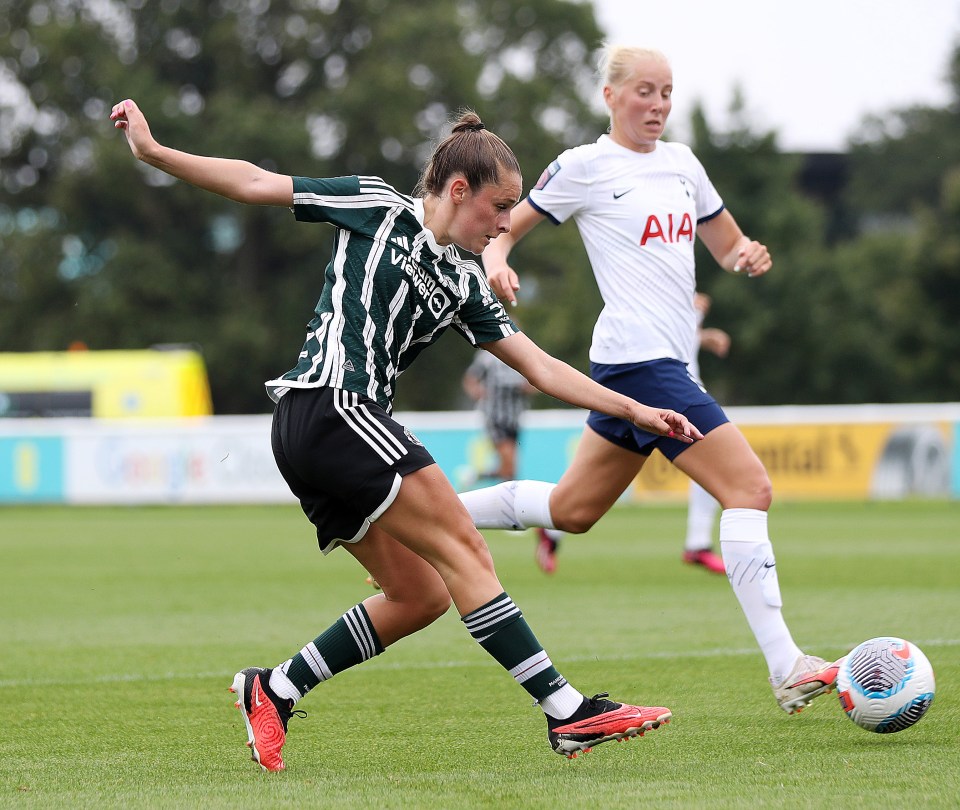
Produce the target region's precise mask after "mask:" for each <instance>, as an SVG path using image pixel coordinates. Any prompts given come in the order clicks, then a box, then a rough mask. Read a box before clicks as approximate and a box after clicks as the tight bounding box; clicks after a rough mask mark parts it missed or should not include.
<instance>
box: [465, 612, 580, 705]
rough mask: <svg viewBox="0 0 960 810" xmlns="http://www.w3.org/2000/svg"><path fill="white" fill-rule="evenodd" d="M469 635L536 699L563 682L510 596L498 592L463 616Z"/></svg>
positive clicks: (542, 697) (541, 697)
mask: <svg viewBox="0 0 960 810" xmlns="http://www.w3.org/2000/svg"><path fill="white" fill-rule="evenodd" d="M463 623H464V624H465V625H466V627H467V630H469V631H470V635H471V636H473V638H474V639H475V640H476V641H477V642H478V643H479V644H480V646H481V647H483V649H485V650H486V651H487V652H488V653H490V655H492V656H493V657H494V658H495V659H496V660H497V662H498V663H499V664H500V666H502V667H503V668H504V669H505V670H507V671H508V672H509V673H510V674H511V675H512V676H513V677H514V680H516V682H517V683H519V684H520V685H521V686H522V687H523V688H524V689H526V690H527V692H529V693H530V695H531V696H532V697H533V698H534V699H535V700H537V701H542V700H543V699H544V698H546V697H547V696H548V695H550V694H553V693H554V692H556V691H557V690H559V689H560V688H561V687H563V686H565V685H566V683H567V681H566V679H565V678H564V677H563V676H562V675H561V674H560V673H559V672H557V669H556V667H554V665H553V662H552V661H551V660H550V656H549V655H547V653H546V652H545V651H544V649H543V647H542V646H541V645H540V642H539V641H537V638H536V636H534V635H533V631H532V630H531V629H530V626H529V625H528V624H527V622H526V620H525V619H524V618H523V614H522V613H521V612H520V608H518V607H517V606H516V605H515V604H514V603H513V600H512V599H511V598H510V597H509V596H507V594H506V593H501V594H500V595H499V596H497V597H496V598H494V599H491V600H490V601H489V602H487V604H485V605H481V606H480V607H478V608H477V609H476V610H474V611H471V612H470V613H468V614H467V615H466V616H464V617H463Z"/></svg>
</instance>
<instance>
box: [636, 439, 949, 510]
mask: <svg viewBox="0 0 960 810" xmlns="http://www.w3.org/2000/svg"><path fill="white" fill-rule="evenodd" d="M738 426H739V427H740V430H741V431H742V432H743V434H744V436H745V437H746V438H747V441H748V442H750V445H751V446H752V447H753V449H754V451H755V452H756V453H757V455H758V456H759V457H760V459H761V460H762V461H763V464H764V466H765V467H766V468H767V473H768V474H769V476H770V480H771V482H772V483H773V492H774V497H775V498H810V499H814V498H815V499H831V498H836V499H850V498H870V497H881V498H882V497H904V496H908V495H929V496H939V495H945V494H947V493H948V492H949V489H950V465H951V457H952V440H953V425H952V424H951V423H950V422H927V423H917V424H904V423H902V422H901V423H894V422H875V423H869V422H867V423H864V422H857V423H850V424H843V423H837V424H829V423H825V424H793V425H790V424H775V425H749V424H740V425H738ZM688 486H689V479H687V477H686V476H685V475H684V474H683V473H681V472H680V471H679V470H677V469H676V468H675V467H674V466H673V465H672V464H670V463H669V462H668V461H667V460H666V459H665V458H664V457H663V456H662V455H661V454H660V453H656V452H655V453H653V455H651V457H650V459H649V460H648V461H647V462H646V464H644V467H643V470H641V472H640V475H638V476H637V478H636V479H635V481H634V483H633V487H632V490H631V493H630V494H631V496H632V497H633V498H635V499H637V500H654V499H656V500H661V499H663V497H664V496H676V497H677V498H683V497H686V494H687V489H688Z"/></svg>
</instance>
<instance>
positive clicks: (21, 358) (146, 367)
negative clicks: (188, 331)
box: [0, 346, 213, 419]
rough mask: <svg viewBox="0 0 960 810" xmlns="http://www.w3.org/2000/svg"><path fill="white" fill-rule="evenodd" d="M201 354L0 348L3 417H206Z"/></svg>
mask: <svg viewBox="0 0 960 810" xmlns="http://www.w3.org/2000/svg"><path fill="white" fill-rule="evenodd" d="M212 413H213V406H212V403H211V400H210V384H209V381H208V379H207V370H206V366H205V365H204V362H203V358H202V357H201V355H200V353H199V352H197V351H196V350H194V349H191V348H188V347H179V346H177V347H171V348H169V349H167V348H161V349H143V350H133V351H125V350H117V351H68V352H0V417H44V416H46V417H53V416H94V417H98V418H103V419H122V418H129V417H136V418H157V417H176V416H209V415H210V414H212Z"/></svg>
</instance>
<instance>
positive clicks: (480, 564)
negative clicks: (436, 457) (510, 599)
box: [360, 464, 503, 615]
mask: <svg viewBox="0 0 960 810" xmlns="http://www.w3.org/2000/svg"><path fill="white" fill-rule="evenodd" d="M375 525H376V526H377V527H379V528H380V529H382V530H383V531H385V532H386V533H387V534H389V535H390V536H391V537H394V538H396V540H397V541H398V542H400V543H402V544H403V545H404V546H406V547H407V548H408V549H410V550H411V551H412V552H414V553H415V554H416V555H418V556H419V557H421V558H423V559H424V560H426V561H427V562H428V563H429V564H430V565H431V566H432V567H433V568H435V569H436V571H437V572H438V573H439V575H440V576H441V577H442V578H443V581H444V583H445V584H446V586H447V590H448V591H449V593H450V596H451V597H452V598H453V601H454V603H455V604H456V606H457V609H458V610H459V611H460V614H461V615H464V614H466V613H469V612H470V611H471V610H475V609H476V608H478V607H480V606H481V605H483V604H485V603H486V602H489V601H490V600H491V599H493V598H494V597H495V596H497V595H498V594H500V593H501V592H502V591H503V586H502V585H500V582H499V581H498V580H497V575H496V572H495V571H494V567H493V558H492V557H491V556H490V550H489V549H488V548H487V544H486V541H485V540H484V539H483V535H481V534H480V532H479V531H478V530H477V528H476V527H475V526H474V525H473V521H472V520H471V518H470V514H469V513H468V512H467V510H466V508H465V507H464V505H463V503H461V501H460V498H458V497H457V493H456V492H455V491H454V489H453V486H452V485H451V484H450V482H449V481H448V480H447V478H446V476H445V475H444V474H443V472H442V471H441V470H440V468H439V467H438V466H437V465H436V464H430V465H429V466H427V467H424V468H422V469H420V470H417V471H416V472H412V473H409V474H408V475H405V476H404V477H403V481H402V483H401V484H400V491H399V492H398V493H397V497H396V499H395V500H394V501H393V503H392V504H391V505H390V507H389V508H388V509H387V510H386V511H385V512H384V513H383V514H382V515H381V516H380V518H379V519H378V520H377V522H376V524H375ZM360 542H361V543H362V542H363V541H362V540H361V541H360ZM368 570H369V569H368ZM371 573H373V572H371ZM377 581H378V582H379V581H380V580H379V578H378V577H377ZM381 584H382V583H381Z"/></svg>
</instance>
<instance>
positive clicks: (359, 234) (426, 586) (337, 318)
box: [110, 99, 701, 771]
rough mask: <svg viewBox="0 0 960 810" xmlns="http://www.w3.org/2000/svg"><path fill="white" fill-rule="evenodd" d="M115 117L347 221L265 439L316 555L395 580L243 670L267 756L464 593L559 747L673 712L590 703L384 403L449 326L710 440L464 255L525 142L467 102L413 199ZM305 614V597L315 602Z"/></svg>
mask: <svg viewBox="0 0 960 810" xmlns="http://www.w3.org/2000/svg"><path fill="white" fill-rule="evenodd" d="M110 118H111V120H113V121H114V122H115V123H114V125H115V126H116V127H117V128H119V129H122V130H123V131H124V134H125V135H126V139H127V143H128V144H129V146H130V149H131V151H132V152H133V154H134V156H135V157H136V158H138V159H139V160H142V161H144V162H145V163H147V164H149V165H151V166H153V167H155V168H157V169H160V170H162V171H164V172H166V173H167V174H170V175H172V176H174V177H177V178H179V179H181V180H185V181H187V182H188V183H191V184H193V185H195V186H198V187H199V188H202V189H206V190H208V191H212V192H214V193H217V194H220V195H221V196H223V197H227V198H229V199H231V200H235V201H237V202H243V203H249V204H256V205H273V206H280V207H283V208H291V209H292V210H293V213H294V215H295V216H296V218H297V219H298V220H301V221H306V222H327V223H330V224H332V225H334V226H335V227H336V235H335V239H334V248H333V255H332V256H331V259H330V263H329V264H328V265H327V268H326V271H325V272H324V274H323V283H322V291H321V294H320V300H319V302H318V303H317V305H316V310H315V311H316V317H315V318H314V319H313V320H312V321H311V322H310V325H309V327H308V332H307V336H306V341H305V343H304V345H303V349H302V350H301V351H300V354H299V358H298V362H297V365H296V366H295V367H294V368H293V369H291V370H290V371H288V372H287V373H286V374H284V375H282V376H281V377H278V378H277V379H274V380H270V381H268V382H267V384H266V385H267V390H268V392H269V393H270V395H271V398H272V399H273V400H274V401H275V402H276V408H275V410H274V415H273V427H272V434H271V442H272V446H273V452H274V456H275V458H276V461H277V466H278V467H279V468H280V472H281V473H282V474H283V477H284V479H285V480H286V482H287V484H288V485H289V486H290V489H291V491H292V492H293V493H294V494H295V495H296V496H297V497H298V498H299V499H300V503H301V506H302V507H303V510H304V512H305V513H306V515H307V517H308V518H309V519H310V521H311V523H313V524H314V526H315V528H316V534H317V540H318V542H319V545H320V548H321V550H323V551H324V553H327V552H330V551H332V550H333V549H334V548H336V547H337V546H343V547H344V548H345V549H347V550H348V551H349V552H350V553H351V554H352V555H353V556H354V557H355V558H356V559H357V560H358V561H359V562H360V564H361V565H362V566H363V567H364V568H365V569H366V570H367V571H368V573H369V574H370V575H371V576H372V577H373V578H375V579H376V581H377V582H378V583H379V585H380V586H381V587H382V589H383V591H382V593H378V594H375V595H371V596H369V597H367V598H366V599H364V600H363V602H361V603H360V604H358V605H355V606H354V607H352V608H350V609H349V610H348V611H347V612H346V613H344V614H343V615H342V616H341V617H340V618H339V619H337V620H336V621H335V622H334V623H333V624H332V625H331V626H330V627H328V628H327V629H326V630H325V631H324V632H323V633H321V634H320V635H319V636H317V637H316V638H315V639H313V640H312V641H309V642H308V643H307V644H306V645H304V646H303V648H302V649H300V651H299V652H296V653H295V654H293V655H292V656H291V657H290V658H288V659H287V660H286V661H284V662H283V663H281V664H279V665H278V666H276V667H274V668H272V669H267V668H262V667H248V668H246V669H244V670H241V671H240V672H238V673H237V674H236V676H235V678H234V681H233V685H232V687H231V688H232V690H233V691H235V692H237V693H238V694H239V700H238V701H237V704H236V705H237V707H238V708H239V709H240V711H241V713H242V715H243V720H244V724H245V725H246V728H247V735H248V744H249V746H250V749H251V753H252V756H253V759H254V761H256V762H257V763H259V764H260V765H261V767H263V768H264V769H265V770H273V771H276V770H282V769H283V768H284V767H285V765H284V762H283V757H282V755H281V749H282V748H283V745H284V742H285V741H286V733H287V722H288V721H289V719H290V717H291V716H292V715H293V713H294V711H295V710H294V706H295V705H296V704H297V701H299V700H300V699H301V698H302V697H303V696H304V695H306V693H307V692H309V691H310V690H311V689H313V688H314V687H316V686H318V685H319V684H320V683H322V682H324V681H326V680H329V679H330V678H332V677H333V676H334V675H336V674H337V673H339V672H342V671H343V670H346V669H348V668H349V667H352V666H355V665H357V664H360V663H363V662H364V661H366V660H368V659H370V658H372V657H373V656H375V655H379V654H380V653H382V652H383V651H384V649H385V648H386V647H388V646H389V645H390V644H392V643H394V642H395V641H398V640H399V639H401V638H403V637H405V636H408V635H410V634H411V633H415V632H416V631H418V630H420V629H422V628H424V627H426V626H428V625H429V624H431V623H432V622H433V621H435V620H436V619H437V618H439V617H440V616H442V615H443V614H444V613H445V612H446V611H447V609H448V608H449V607H450V603H451V600H452V601H453V603H454V604H455V605H456V607H457V611H458V612H459V614H460V617H461V619H462V621H463V622H464V625H465V627H466V629H467V630H468V632H469V633H470V634H471V636H472V637H473V638H474V639H475V640H476V641H477V642H478V643H479V644H480V645H481V646H482V647H483V648H484V649H485V650H486V651H487V652H488V653H490V655H491V656H493V658H494V659H495V660H496V661H497V662H498V663H499V664H500V665H501V666H503V667H504V669H506V670H507V671H508V672H509V673H510V674H511V675H512V676H513V677H514V679H515V680H516V681H517V683H519V684H520V685H521V686H522V687H523V688H524V689H525V690H526V691H527V692H528V693H529V694H530V695H531V696H532V697H533V699H534V701H535V702H536V703H537V704H538V705H539V706H540V707H541V709H542V710H543V712H544V714H545V716H546V719H547V738H548V741H549V743H550V746H551V748H552V749H553V750H554V751H556V752H557V753H560V754H565V755H567V756H576V754H577V752H578V751H581V750H586V749H589V748H590V747H591V746H592V745H596V744H598V743H602V742H606V741H607V740H613V739H621V738H626V737H633V736H636V735H637V734H642V733H643V731H644V730H646V729H649V728H656V727H658V726H659V725H660V724H661V723H663V722H666V721H667V720H669V718H670V712H669V710H668V709H665V708H662V707H639V706H630V705H623V704H620V703H615V702H613V701H610V700H606V699H605V698H606V695H605V694H600V695H595V696H594V697H592V698H587V697H585V696H584V695H582V694H581V693H580V692H578V691H577V690H576V689H574V688H573V686H572V685H570V684H569V683H567V681H566V680H565V679H564V678H563V676H562V675H561V674H560V673H559V672H558V671H557V669H556V668H555V667H554V665H553V663H552V661H551V660H550V658H549V656H548V655H547V654H546V652H545V651H544V649H543V647H542V646H541V645H540V643H539V642H538V641H537V639H536V637H535V636H534V635H533V632H532V630H531V629H530V627H529V626H528V625H527V622H526V620H525V619H524V617H523V614H522V613H521V612H520V609H519V608H518V607H517V606H516V605H515V604H514V602H513V600H511V599H510V597H509V596H508V595H507V594H506V593H505V592H504V590H503V586H502V585H501V584H500V581H499V579H498V578H497V574H496V571H495V570H494V566H493V560H492V559H491V556H490V552H489V549H488V548H487V545H486V543H485V542H484V540H483V537H482V535H481V534H480V533H479V532H478V531H477V530H476V528H475V527H474V526H473V523H472V522H471V520H470V516H469V515H468V514H467V511H466V509H464V508H463V505H462V504H461V502H460V501H459V500H458V498H457V495H456V493H455V492H454V489H453V486H452V485H451V484H450V482H449V481H448V480H447V479H446V478H445V477H444V475H443V473H442V472H441V471H440V468H439V467H438V466H437V464H436V463H435V462H434V460H433V458H432V457H431V455H430V453H429V452H428V451H427V450H426V448H425V447H424V446H423V445H422V444H421V443H420V441H419V440H417V438H416V437H415V436H414V435H413V434H412V433H411V432H410V431H409V430H408V429H406V428H405V427H404V426H403V425H401V424H399V423H397V422H396V421H394V419H393V418H392V417H391V415H390V414H391V412H392V409H393V397H394V393H395V390H396V381H397V376H398V375H399V374H400V372H401V371H403V370H404V368H406V367H407V366H408V365H409V364H410V363H411V362H412V361H413V360H414V359H415V358H416V356H417V355H418V354H419V353H420V352H421V351H422V350H423V349H425V348H427V347H428V346H430V345H431V344H432V343H433V342H434V341H436V340H437V339H438V338H439V337H440V335H441V334H442V333H443V332H444V331H445V329H446V328H447V327H448V326H451V325H453V326H454V327H455V328H456V329H457V330H458V331H459V332H460V333H461V334H462V335H463V336H464V337H465V338H467V339H468V340H469V341H470V342H471V343H472V344H474V345H482V346H484V347H485V348H486V349H487V350H488V351H490V352H492V353H494V354H495V355H497V357H499V358H500V359H501V360H503V361H504V362H506V363H508V364H509V365H511V366H513V367H514V368H516V369H517V370H518V371H520V372H521V373H523V375H524V376H525V377H526V378H527V379H529V380H530V381H531V382H532V383H533V384H534V385H536V386H537V387H538V388H539V389H540V390H542V391H545V392H547V393H549V394H551V395H552V396H555V397H558V398H560V399H562V400H564V401H566V402H569V403H570V404H573V405H579V406H581V407H588V408H590V407H592V408H597V409H599V410H602V411H606V412H610V413H612V414H618V415H619V416H621V417H623V418H626V419H628V420H629V421H630V422H631V423H635V424H636V425H637V426H639V427H643V428H645V429H647V430H652V431H653V432H654V433H663V434H664V435H671V436H683V438H684V439H685V440H686V441H693V440H694V439H698V438H700V437H701V436H700V433H699V432H698V431H697V430H696V429H695V428H693V427H692V426H691V425H690V423H689V422H688V421H687V420H686V418H685V417H683V416H680V415H678V414H676V413H674V412H672V411H667V410H658V409H653V408H648V407H646V406H644V405H641V404H639V403H637V402H635V401H633V400H632V399H630V398H628V397H626V396H623V395H622V394H617V393H615V392H613V391H611V390H610V389H608V388H604V387H603V386H600V385H597V384H596V383H595V382H593V381H592V380H590V379H589V378H588V377H586V376H584V375H583V374H580V373H579V372H578V371H576V370H575V369H573V368H572V367H571V366H569V365H567V364H566V363H562V362H560V361H559V360H557V359H555V358H553V357H551V356H550V355H548V354H546V353H545V352H544V351H543V350H542V349H540V348H539V347H538V346H537V345H536V344H535V343H533V342H532V341H531V340H530V339H529V338H528V337H526V335H524V334H522V333H521V332H520V331H519V330H518V329H517V328H516V326H515V325H514V324H513V322H512V321H511V320H510V318H509V317H508V316H507V314H506V312H505V311H504V309H503V305H502V304H501V303H500V302H499V301H498V300H497V298H496V296H495V295H494V294H493V293H492V292H491V290H490V287H489V285H488V284H487V281H486V279H485V278H484V276H483V272H482V270H481V269H480V267H479V265H478V264H477V263H476V262H474V261H471V260H468V259H465V258H463V257H462V256H461V255H460V254H459V252H458V250H457V248H458V247H460V248H462V249H464V250H466V251H468V252H470V253H474V254H479V253H481V252H482V250H483V249H484V247H486V246H487V245H488V244H490V242H491V241H492V240H493V239H496V238H497V237H498V236H500V235H502V234H504V233H506V232H507V231H509V230H510V210H511V208H513V206H514V205H516V203H517V200H518V199H519V198H520V192H521V191H522V188H523V181H522V178H521V175H520V167H519V165H518V164H517V159H516V156H515V155H514V154H513V152H512V150H511V149H510V148H509V147H508V146H507V145H506V144H505V143H504V142H503V141H502V140H501V139H500V138H498V137H497V136H496V135H494V134H493V133H491V132H489V131H487V130H486V128H485V127H484V125H483V123H482V122H481V121H480V119H479V118H478V117H477V116H476V114H474V113H472V112H465V113H464V114H462V115H461V117H460V119H459V120H458V121H457V122H456V123H455V124H454V127H453V131H452V133H451V134H450V135H449V136H448V137H447V138H445V139H444V140H443V141H442V142H441V143H440V144H439V145H438V146H437V147H436V149H435V151H434V153H433V155H432V156H431V158H430V159H429V161H428V162H427V165H426V167H425V169H424V172H423V174H422V176H421V180H420V183H419V184H418V189H417V191H418V192H419V196H416V197H411V196H407V195H405V194H402V193H400V192H399V191H397V190H396V189H395V188H393V187H392V186H390V185H388V184H387V183H385V182H384V181H383V180H381V179H380V178H377V177H358V176H353V177H336V178H312V179H311V178H304V177H291V176H288V175H282V174H277V173H274V172H270V171H267V170H265V169H262V168H260V167H259V166H255V165H254V164H252V163H248V162H246V161H240V160H228V159H223V158H214V157H203V156H200V155H193V154H189V153H187V152H181V151H178V150H175V149H170V148H168V147H165V146H162V145H161V144H159V143H157V141H156V140H154V138H153V136H152V135H151V133H150V128H149V126H148V124H147V120H146V118H144V116H143V114H142V113H141V112H140V109H139V108H138V107H137V105H136V104H135V103H134V102H133V101H131V100H129V99H128V100H126V101H122V102H120V103H119V104H116V105H114V107H113V109H112V111H111V114H110ZM320 266H322V265H320ZM318 279H319V273H318ZM311 300H313V299H311ZM271 542H276V539H275V538H265V542H264V547H263V555H262V556H261V558H260V559H255V560H251V561H250V564H251V565H268V564H269V559H270V556H269V555H270V545H269V544H270V543H271ZM257 602H258V600H257V595H256V594H249V595H247V598H246V601H245V602H244V604H245V605H246V606H247V608H246V609H249V610H257V609H260V610H264V609H266V610H269V606H268V605H267V606H264V605H258V604H257ZM301 608H302V610H306V611H310V610H311V602H310V597H309V596H305V597H304V599H303V604H302V606H301ZM278 619H279V620H280V621H279V623H278V628H280V627H282V626H283V622H282V617H278ZM424 722H429V721H427V720H425V721H424ZM421 732H422V727H420V726H418V727H417V728H416V729H414V730H413V733H421ZM491 733H492V735H493V736H496V732H495V731H493V732H491ZM492 744H495V743H492Z"/></svg>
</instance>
